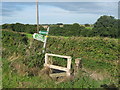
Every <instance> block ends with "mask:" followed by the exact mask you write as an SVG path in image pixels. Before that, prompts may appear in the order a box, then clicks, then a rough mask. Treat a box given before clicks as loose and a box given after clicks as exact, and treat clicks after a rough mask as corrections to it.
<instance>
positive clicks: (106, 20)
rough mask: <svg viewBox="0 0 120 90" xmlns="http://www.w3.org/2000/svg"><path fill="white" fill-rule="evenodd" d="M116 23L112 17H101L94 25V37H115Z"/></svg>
mask: <svg viewBox="0 0 120 90" xmlns="http://www.w3.org/2000/svg"><path fill="white" fill-rule="evenodd" d="M117 27H118V21H117V19H115V18H114V17H112V16H106V15H104V16H101V17H100V18H99V19H98V20H97V22H96V23H95V24H94V28H93V30H94V33H95V36H97V35H98V36H103V37H117Z"/></svg>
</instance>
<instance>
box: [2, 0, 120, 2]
mask: <svg viewBox="0 0 120 90" xmlns="http://www.w3.org/2000/svg"><path fill="white" fill-rule="evenodd" d="M2 1H3V2H35V0H2ZM38 1H39V2H118V1H119V0H38Z"/></svg>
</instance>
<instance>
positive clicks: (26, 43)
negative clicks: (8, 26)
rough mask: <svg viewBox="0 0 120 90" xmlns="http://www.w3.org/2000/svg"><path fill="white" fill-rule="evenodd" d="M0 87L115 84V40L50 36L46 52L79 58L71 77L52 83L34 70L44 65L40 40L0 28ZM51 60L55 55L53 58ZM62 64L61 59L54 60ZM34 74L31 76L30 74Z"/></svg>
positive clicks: (116, 42)
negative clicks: (0, 84) (77, 68)
mask: <svg viewBox="0 0 120 90" xmlns="http://www.w3.org/2000/svg"><path fill="white" fill-rule="evenodd" d="M2 42H3V50H2V62H3V73H2V75H3V87H4V88H100V86H101V85H104V84H107V85H112V84H114V85H115V86H116V87H118V86H119V85H118V72H119V70H118V63H117V62H118V60H119V58H118V53H119V51H118V48H119V47H120V45H119V44H118V39H114V38H107V37H106V38H103V37H63V36H50V37H48V42H47V49H46V52H47V53H53V54H60V55H68V56H71V57H72V70H73V69H74V67H73V66H74V60H75V58H82V70H80V71H79V72H80V73H79V74H78V76H77V77H76V78H74V80H72V81H71V80H70V81H66V82H62V83H59V84H55V81H54V80H51V79H50V78H49V77H48V76H44V77H43V76H41V75H38V74H37V73H35V71H34V69H35V70H37V71H40V70H41V69H42V68H43V64H44V54H42V46H43V43H42V42H40V41H37V40H33V39H32V35H31V34H20V33H14V32H9V31H3V34H2ZM53 59H55V58H53ZM57 63H59V64H62V65H64V64H65V63H64V62H63V60H60V59H59V61H58V62H57ZM33 74H35V75H33Z"/></svg>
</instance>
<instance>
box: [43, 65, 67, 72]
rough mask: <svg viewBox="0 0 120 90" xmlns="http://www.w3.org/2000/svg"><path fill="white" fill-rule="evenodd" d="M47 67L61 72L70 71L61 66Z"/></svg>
mask: <svg viewBox="0 0 120 90" xmlns="http://www.w3.org/2000/svg"><path fill="white" fill-rule="evenodd" d="M45 66H47V67H49V68H52V69H58V70H61V71H66V72H67V71H69V69H68V68H66V67H60V66H56V65H50V64H45Z"/></svg>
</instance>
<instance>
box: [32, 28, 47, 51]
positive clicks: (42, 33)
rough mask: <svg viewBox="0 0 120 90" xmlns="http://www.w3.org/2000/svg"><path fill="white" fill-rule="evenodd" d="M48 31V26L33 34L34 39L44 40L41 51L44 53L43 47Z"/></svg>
mask: <svg viewBox="0 0 120 90" xmlns="http://www.w3.org/2000/svg"><path fill="white" fill-rule="evenodd" d="M48 33H49V27H48V28H47V31H39V33H34V34H33V38H34V39H36V40H38V41H42V42H44V45H43V51H42V52H43V53H45V47H46V42H47V37H48Z"/></svg>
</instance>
